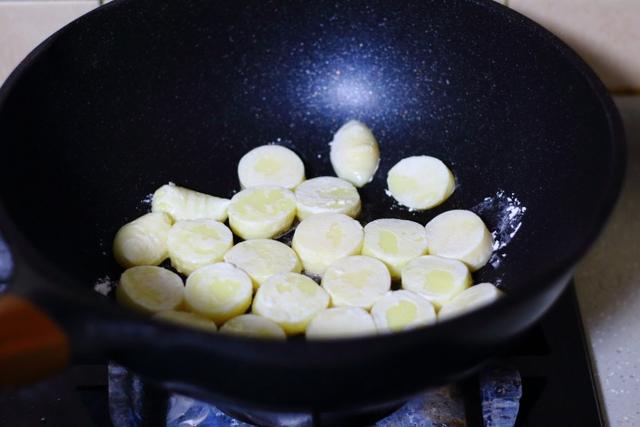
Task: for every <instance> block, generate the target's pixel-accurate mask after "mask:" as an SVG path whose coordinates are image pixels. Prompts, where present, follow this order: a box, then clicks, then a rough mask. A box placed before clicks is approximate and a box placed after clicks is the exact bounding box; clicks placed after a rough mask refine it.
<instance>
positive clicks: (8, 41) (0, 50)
mask: <svg viewBox="0 0 640 427" xmlns="http://www.w3.org/2000/svg"><path fill="white" fill-rule="evenodd" d="M106 1H107V0H34V1H31V0H0V81H3V80H4V79H5V78H6V76H7V75H8V74H9V72H10V71H11V70H12V69H13V68H14V67H15V65H16V64H17V63H18V62H19V61H20V60H21V59H22V58H23V57H24V56H25V55H26V54H27V53H28V52H29V51H30V50H31V49H32V48H33V47H35V46H36V45H37V44H38V43H39V42H40V41H41V40H43V39H44V38H45V37H46V36H47V35H49V34H50V33H52V32H53V31H55V30H56V29H58V28H59V27H61V26H63V25H64V24H66V23H68V22H69V21H71V20H73V19H74V18H76V17H78V16H80V15H82V14H83V13H86V12H88V11H89V10H91V9H93V8H95V7H98V6H99V4H100V3H102V2H106ZM185 1H187V0H185ZM442 1H447V0H442ZM498 1H500V3H503V4H505V5H506V6H508V7H511V8H513V9H515V10H517V11H519V12H521V13H524V14H525V15H527V16H529V17H531V18H533V19H534V20H536V21H538V22H539V23H541V24H542V25H544V26H546V27H547V28H549V29H550V30H552V31H553V32H554V33H556V34H557V35H559V36H560V37H561V38H563V39H564V40H565V41H566V42H567V43H568V44H569V45H571V46H572V47H573V48H574V49H576V50H577V51H578V52H579V53H580V54H581V55H582V56H583V57H584V58H585V59H586V60H587V61H588V62H589V63H590V64H591V65H592V66H593V68H594V69H595V70H596V72H597V73H598V74H599V75H600V77H601V78H602V79H603V80H604V82H605V83H606V84H607V86H608V87H609V88H610V89H611V90H612V91H613V92H616V93H640V0H498Z"/></svg>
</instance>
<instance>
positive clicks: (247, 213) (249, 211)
mask: <svg viewBox="0 0 640 427" xmlns="http://www.w3.org/2000/svg"><path fill="white" fill-rule="evenodd" d="M295 216H296V198H295V196H294V195H293V193H292V192H291V191H289V190H287V189H286V188H283V187H276V186H273V185H268V186H260V187H251V188H248V189H246V190H242V191H241V192H239V193H238V194H236V195H235V196H233V198H232V199H231V204H230V205H229V225H230V226H231V229H232V230H233V232H234V233H235V234H237V235H238V236H240V237H242V238H243V239H245V240H248V239H270V238H272V237H276V236H278V235H280V234H282V233H284V232H285V231H287V230H288V229H289V227H290V226H291V224H292V223H293V220H294V218H295Z"/></svg>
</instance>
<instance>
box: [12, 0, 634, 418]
mask: <svg viewBox="0 0 640 427" xmlns="http://www.w3.org/2000/svg"><path fill="white" fill-rule="evenodd" d="M351 118H357V119H360V120H362V121H364V122H365V123H367V124H369V125H370V126H371V127H372V129H373V131H374V133H375V134H376V136H377V137H378V139H379V142H380V146H381V151H382V162H381V165H380V169H379V171H378V173H377V175H376V177H375V180H374V181H373V182H372V183H371V184H370V185H368V186H366V187H364V189H362V191H361V195H362V198H363V203H364V212H363V215H362V217H361V219H362V222H363V223H366V222H367V221H369V220H372V219H375V218H381V217H396V218H406V219H412V220H415V221H418V222H420V223H423V224H424V223H426V222H427V221H428V220H429V219H430V218H432V217H433V216H435V215H436V214H438V213H440V212H442V211H445V210H449V209H454V208H471V207H473V206H475V205H477V204H478V203H480V202H481V201H482V200H483V199H484V198H485V197H487V196H492V195H494V194H495V193H496V192H497V191H498V190H504V191H505V192H507V193H509V194H510V193H514V194H515V195H517V197H518V199H519V200H520V201H521V202H522V204H523V205H525V206H526V207H527V213H526V215H525V217H524V220H523V224H522V227H521V229H520V230H519V233H518V234H517V236H516V238H514V240H513V241H512V242H511V243H510V245H509V246H508V248H507V253H508V257H507V258H505V260H504V261H503V262H502V263H501V264H500V266H499V267H498V268H497V269H494V268H492V267H487V268H485V269H483V270H482V271H481V272H479V274H478V279H479V280H486V281H496V280H498V279H499V280H501V282H502V284H503V286H504V287H505V289H507V290H508V291H509V293H510V295H509V297H508V298H506V299H505V301H503V302H502V304H499V305H497V306H496V307H492V309H490V310H483V311H481V312H478V313H476V314H474V315H471V316H468V317H466V318H465V319H460V320H459V321H455V322H451V323H450V324H447V325H442V326H438V327H436V328H431V329H428V330H427V329H425V330H420V331H416V332H413V333H408V334H400V335H399V336H395V337H387V338H384V339H383V338H380V339H374V340H361V341H353V342H340V343H327V344H307V343H304V342H298V343H288V344H287V346H288V347H287V348H286V349H285V348H284V347H282V345H280V344H277V343H276V344H265V343H256V342H245V341H241V340H240V341H239V340H226V339H224V338H220V337H203V336H201V335H200V334H197V333H194V332H183V331H176V330H173V329H172V328H168V327H164V326H162V327H160V326H149V325H150V324H147V323H144V325H145V328H142V329H144V330H140V331H138V330H136V331H137V332H132V333H131V334H129V335H127V334H121V335H120V336H118V334H117V333H115V330H114V329H113V328H109V327H106V326H104V325H102V326H100V325H98V326H96V329H95V331H94V333H95V334H98V333H99V334H101V337H102V339H103V343H104V345H105V347H109V346H110V345H112V346H115V347H118V346H120V347H119V348H116V349H113V348H111V350H110V351H111V352H112V353H111V355H113V356H114V357H116V358H118V359H119V360H120V361H122V362H124V363H125V364H128V365H129V366H132V367H134V368H135V369H137V370H139V371H141V372H143V373H145V374H148V375H151V376H154V377H156V378H159V379H161V380H165V381H171V382H181V383H191V384H194V385H196V386H198V387H200V388H201V389H209V391H214V392H216V393H219V394H220V395H222V396H223V397H225V398H229V399H231V400H235V399H237V400H244V401H251V402H260V403H264V404H281V405H283V406H287V405H289V406H291V405H311V404H314V405H317V406H323V407H329V406H336V405H337V406H340V405H344V406H348V405H350V404H352V403H358V400H360V399H362V398H363V397H362V396H363V393H364V394H366V397H367V399H372V398H373V399H378V400H385V399H390V398H395V397H399V396H402V395H406V394H408V393H411V392H414V391H416V390H417V389H418V388H420V387H421V386H424V385H426V384H433V383H437V382H441V381H447V380H450V379H451V378H453V377H454V376H455V375H458V374H460V373H461V372H462V371H463V370H464V369H467V368H471V367H472V366H474V365H475V364H476V363H478V362H479V361H480V360H481V359H482V358H483V357H484V356H486V355H487V354H489V353H491V351H493V350H494V349H495V347H496V345H497V344H499V343H500V342H502V341H504V339H506V338H508V337H509V336H512V335H513V334H514V333H516V332H518V331H520V330H521V329H522V328H524V327H525V326H526V325H529V324H530V323H531V322H532V321H533V320H535V319H536V318H537V317H538V316H539V315H540V314H541V313H542V312H543V311H544V310H545V309H546V308H547V307H548V305H549V304H550V303H551V302H552V300H553V298H554V297H555V296H556V295H557V294H558V293H559V292H560V290H561V287H562V286H563V284H564V280H565V278H566V276H567V275H568V274H569V273H570V272H571V269H572V267H573V265H574V264H575V262H577V260H578V257H579V256H580V255H581V254H582V253H584V251H585V250H586V249H587V247H588V245H589V244H590V243H591V242H592V240H593V239H594V237H595V235H596V233H597V231H599V229H600V228H601V226H602V224H603V221H604V219H605V218H606V216H607V214H608V213H609V211H610V209H611V205H612V203H613V201H614V199H615V196H616V194H617V190H618V187H619V184H620V179H621V176H622V162H621V158H622V135H621V131H620V126H619V122H618V118H617V115H616V112H615V109H614V107H613V106H612V103H611V101H610V99H609V98H608V96H607V95H606V94H605V92H604V90H603V88H602V85H601V84H600V82H599V81H598V80H597V79H596V78H595V77H594V75H593V74H592V73H591V71H590V70H588V69H587V68H586V66H585V65H584V64H583V63H582V61H580V60H579V59H578V58H577V57H576V56H575V55H574V54H573V53H572V52H570V51H569V50H568V48H566V47H565V46H564V45H562V44H561V43H560V42H558V41H557V40H556V39H555V38H554V37H553V36H551V35H550V34H548V33H546V32H545V31H543V30H541V29H540V28H539V27H537V26H536V25H534V24H532V23H531V22H530V21H528V20H526V19H525V18H523V17H521V16H519V15H517V14H515V13H513V12H511V11H508V10H506V9H505V8H502V7H501V6H499V5H497V4H494V3H493V2H490V1H460V0H447V1H407V2H395V1H390V0H389V1H383V0H369V1H350V2H325V1H313V2H274V1H247V2H231V1H230V2H212V1H190V2H182V1H171V2H164V1H163V2H159V1H158V0H136V1H121V2H118V1H116V2H114V3H113V4H110V5H108V6H105V7H102V8H100V9H99V10H98V11H96V12H94V13H92V14H90V15H89V16H87V17H85V18H83V19H81V20H80V21H79V22H76V23H74V24H72V25H71V26H69V27H68V28H67V29H65V30H63V31H62V32H60V33H59V34H57V35H56V36H55V37H54V38H53V39H51V40H49V42H48V43H47V44H46V47H44V48H41V49H40V50H39V52H38V53H37V55H35V56H32V57H30V58H29V60H28V61H27V63H26V64H23V66H22V67H21V68H20V70H19V71H18V72H17V73H15V74H14V75H13V77H12V78H11V79H10V81H9V83H8V84H7V85H6V86H5V87H4V90H3V92H2V93H1V94H0V131H1V132H2V138H3V144H2V145H3V155H2V157H1V158H0V186H1V197H2V202H3V206H4V209H5V211H6V212H5V216H6V218H5V219H7V218H10V221H11V222H12V223H13V224H14V226H15V230H17V231H18V232H17V233H16V232H15V230H14V232H13V233H12V235H13V236H14V238H15V236H18V237H20V236H23V237H26V239H27V240H28V241H29V242H30V243H31V244H32V245H33V246H35V248H36V249H37V251H38V252H39V253H40V254H42V255H44V257H45V258H46V259H47V260H48V261H50V262H51V263H52V264H54V265H56V266H57V267H58V268H59V269H60V270H62V271H63V272H64V273H65V274H66V275H67V276H68V277H71V278H73V280H68V281H65V282H64V283H61V285H64V286H66V287H68V288H70V289H73V288H77V287H84V288H87V289H91V287H92V285H93V283H94V282H95V280H96V278H97V277H100V276H102V275H105V274H110V275H112V276H114V277H115V276H117V274H118V272H119V268H118V267H117V266H116V265H115V263H114V262H113V261H112V257H111V251H110V245H111V239H112V236H113V234H114V233H115V231H116V230H117V228H118V227H120V226H121V225H122V224H123V223H124V222H125V221H128V220H131V219H133V218H134V217H136V216H138V215H140V214H141V213H142V212H143V211H144V210H145V209H147V208H148V207H147V206H145V205H143V204H141V203H140V201H141V199H143V198H144V197H145V196H146V195H147V194H149V193H151V192H153V190H154V189H155V188H157V187H158V186H160V185H161V184H164V183H166V182H168V181H174V182H176V183H178V184H181V185H185V186H188V187H192V188H195V189H197V190H201V191H204V192H208V193H212V194H215V195H220V196H226V197H230V196H231V195H232V194H233V193H234V191H236V190H237V189H238V188H239V185H238V181H237V177H236V165H237V162H238V160H239V159H240V157H241V156H242V155H243V154H244V153H245V152H246V151H248V150H249V149H250V148H252V147H254V146H257V145H262V144H265V143H269V142H277V143H281V144H283V145H286V146H289V147H291V148H292V149H294V150H295V151H296V152H297V153H298V154H299V155H300V156H301V157H302V158H303V160H304V162H305V166H306V168H307V176H309V177H313V176H319V175H332V174H333V173H332V169H331V166H330V164H329V160H328V151H329V147H328V141H330V139H331V137H332V135H333V132H335V130H336V129H337V128H338V127H339V126H340V125H341V124H342V123H343V122H345V121H346V120H348V119H351ZM417 154H428V155H432V156H436V157H438V158H441V159H442V160H443V161H444V162H445V163H447V164H448V165H450V166H451V168H452V170H453V171H454V174H455V175H456V178H457V181H458V183H459V188H458V189H457V190H456V192H455V193H454V195H453V196H452V197H451V198H450V199H449V200H447V202H446V203H444V204H443V205H442V206H441V207H438V208H436V209H433V210H429V211H426V212H409V211H407V210H404V209H399V208H397V206H394V204H393V201H392V199H391V198H389V197H387V196H386V195H385V193H384V189H385V187H386V185H385V180H386V172H387V171H388V169H389V168H390V167H391V166H392V165H393V164H394V163H395V162H397V161H398V160H400V159H401V158H403V157H406V156H409V155H417ZM484 219H485V220H486V221H487V222H488V223H489V224H494V223H495V221H496V218H492V217H490V216H487V217H485V218H484ZM17 240H20V239H19V238H18V239H17ZM74 292H75V290H74ZM99 298H100V297H98V296H96V297H95V298H93V299H95V300H96V302H95V304H100V302H98V301H97V300H98V299H99ZM108 310H111V309H110V308H109V309H108ZM114 310H115V309H114ZM114 312H115V313H118V315H119V316H120V315H123V316H125V317H124V318H126V319H133V317H129V316H127V315H125V314H124V313H122V312H120V311H114ZM131 321H136V320H131ZM101 328H104V329H101ZM122 328H125V326H122ZM123 330H124V329H123ZM165 337H166V339H165ZM118 339H119V340H120V341H118ZM158 341H159V342H158ZM127 346H130V347H127ZM149 346H152V347H153V350H152V351H151V349H150V347H149ZM132 352H133V354H132ZM136 352H137V354H136ZM147 352H151V354H153V357H152V358H151V359H145V360H144V361H143V360H141V358H140V354H141V353H142V354H144V353H147ZM176 358H178V360H180V362H181V363H180V364H179V366H177V367H176V366H174V365H176V363H175V360H176ZM170 361H174V362H173V363H170ZM187 361H188V362H187ZM207 361H211V362H210V363H211V365H210V366H208V367H207V369H206V370H203V366H206V365H207ZM392 363H393V364H392ZM168 366H171V368H169V367H168ZM428 366H432V367H428ZM372 371H373V372H378V375H382V377H381V378H378V379H376V380H375V381H373V380H372V379H371V378H369V375H370V373H371V372H372ZM249 381H250V382H251V384H253V386H252V387H246V386H244V385H243V383H246V382H249ZM381 384H382V385H381ZM358 390H359V391H358Z"/></svg>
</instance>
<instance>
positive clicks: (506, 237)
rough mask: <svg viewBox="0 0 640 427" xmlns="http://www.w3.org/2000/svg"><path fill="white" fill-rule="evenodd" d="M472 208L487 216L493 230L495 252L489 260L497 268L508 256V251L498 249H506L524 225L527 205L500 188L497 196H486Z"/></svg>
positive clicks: (486, 218) (484, 216)
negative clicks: (503, 251)
mask: <svg viewBox="0 0 640 427" xmlns="http://www.w3.org/2000/svg"><path fill="white" fill-rule="evenodd" d="M471 210H472V211H474V212H476V213H477V214H479V215H481V216H482V217H483V218H485V220H486V221H487V225H488V226H489V229H491V230H493V231H492V232H491V234H492V235H493V251H494V253H493V256H492V257H491V259H490V260H489V262H490V263H491V265H492V266H493V267H494V268H497V267H498V266H499V265H500V263H501V262H502V260H503V259H504V258H506V257H507V254H506V253H498V251H500V250H501V249H504V248H505V247H506V246H507V245H508V244H509V242H511V240H512V239H513V238H514V237H515V235H516V234H517V233H518V231H519V230H520V227H522V219H523V218H524V214H525V212H526V211H527V207H526V206H523V205H522V202H521V201H520V199H518V197H517V196H516V195H515V194H514V193H511V194H507V193H505V191H504V190H499V191H498V192H497V193H496V194H495V196H490V197H485V198H484V200H482V202H480V203H478V204H477V205H476V206H474V207H473V208H472V209H471Z"/></svg>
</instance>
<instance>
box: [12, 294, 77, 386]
mask: <svg viewBox="0 0 640 427" xmlns="http://www.w3.org/2000/svg"><path fill="white" fill-rule="evenodd" d="M69 358H70V349H69V339H68V338H67V336H66V335H65V333H64V332H63V331H62V329H61V328H60V327H59V326H58V325H56V324H55V323H54V322H53V320H51V319H50V318H49V317H48V316H47V315H46V314H45V313H44V312H42V311H41V310H40V309H39V308H38V307H36V306H35V305H34V304H33V303H31V302H30V301H28V300H27V299H25V298H23V297H20V296H17V295H14V294H5V295H3V296H0V387H13V386H20V385H24V384H28V383H32V382H35V381H37V380H39V379H42V378H44V377H46V376H47V375H50V374H52V373H54V372H57V371H59V370H61V369H63V368H64V367H65V366H66V365H67V364H68V363H69Z"/></svg>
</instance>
